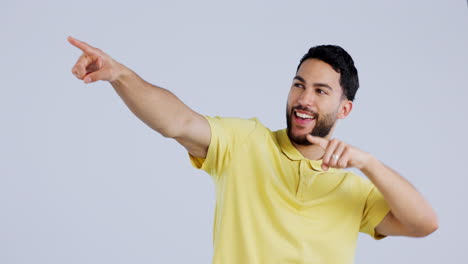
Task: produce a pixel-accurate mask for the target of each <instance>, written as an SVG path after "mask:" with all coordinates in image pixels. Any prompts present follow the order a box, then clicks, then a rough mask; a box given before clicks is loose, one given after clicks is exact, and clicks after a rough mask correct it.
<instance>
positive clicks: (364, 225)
mask: <svg viewBox="0 0 468 264" xmlns="http://www.w3.org/2000/svg"><path fill="white" fill-rule="evenodd" d="M367 182H368V183H367V184H368V185H369V186H368V188H367V190H369V191H368V194H367V197H366V199H365V205H364V210H363V214H362V218H361V226H360V229H359V231H360V232H363V233H366V234H369V235H370V236H372V237H373V238H374V239H376V240H379V239H382V238H384V237H386V236H385V235H382V234H379V233H377V232H375V228H376V227H377V226H378V225H379V223H380V222H381V221H382V220H383V219H384V217H385V216H386V215H387V214H388V213H389V212H390V207H389V206H388V204H387V202H386V201H385V199H384V197H383V195H382V194H381V193H380V191H379V190H378V189H377V188H376V187H375V186H374V185H373V184H372V183H371V182H370V181H367Z"/></svg>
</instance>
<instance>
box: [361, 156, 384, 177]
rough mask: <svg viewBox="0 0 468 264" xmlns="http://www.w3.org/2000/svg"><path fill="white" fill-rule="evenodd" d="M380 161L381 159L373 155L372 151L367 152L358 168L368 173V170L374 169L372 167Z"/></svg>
mask: <svg viewBox="0 0 468 264" xmlns="http://www.w3.org/2000/svg"><path fill="white" fill-rule="evenodd" d="M378 162H379V161H378V160H377V159H376V158H375V157H374V156H372V155H371V154H370V153H366V154H365V158H364V159H363V162H362V164H361V165H360V166H359V167H358V169H359V170H361V171H362V172H363V173H364V174H366V172H368V171H370V170H372V168H373V167H375V165H376V164H377V163H378Z"/></svg>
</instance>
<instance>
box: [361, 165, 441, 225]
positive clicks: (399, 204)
mask: <svg viewBox="0 0 468 264" xmlns="http://www.w3.org/2000/svg"><path fill="white" fill-rule="evenodd" d="M361 171H362V172H363V173H364V174H365V175H366V176H367V177H368V178H369V179H370V180H371V181H372V183H373V184H374V185H375V186H376V187H377V189H379V191H380V192H381V193H382V195H383V197H384V198H385V201H386V202H387V203H388V205H389V206H390V208H391V211H392V213H393V215H394V216H395V217H396V218H397V219H398V220H399V221H400V222H401V223H402V224H403V225H405V226H406V227H407V228H409V229H410V230H413V231H414V232H416V233H430V232H432V231H433V230H434V229H436V228H437V225H438V223H437V216H436V213H435V212H434V210H433V209H432V207H431V206H430V205H429V203H428V202H427V201H426V200H425V199H424V197H423V196H422V195H421V194H420V193H419V192H418V191H417V190H416V189H415V188H414V187H413V186H412V185H411V184H410V183H409V182H408V181H407V180H406V179H404V178H403V177H402V176H400V175H399V174H398V173H396V172H395V171H393V170H392V169H390V168H389V167H387V166H385V165H384V164H383V163H381V162H380V161H379V160H377V159H376V158H374V157H372V156H370V157H369V162H368V163H367V165H366V166H365V167H364V168H362V169H361Z"/></svg>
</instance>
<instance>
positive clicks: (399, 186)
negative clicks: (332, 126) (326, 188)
mask: <svg viewBox="0 0 468 264" xmlns="http://www.w3.org/2000/svg"><path fill="white" fill-rule="evenodd" d="M307 138H308V140H309V141H310V142H311V143H313V144H317V145H318V146H320V147H321V148H322V149H323V150H324V154H323V165H322V166H323V168H324V169H328V168H329V167H333V168H350V167H355V168H358V169H359V170H361V171H362V172H363V173H364V174H365V175H366V176H367V177H368V178H369V180H370V181H371V182H372V183H373V184H374V185H375V186H376V187H377V189H378V190H379V191H380V192H381V193H382V195H383V197H384V199H385V201H386V202H387V204H388V205H389V207H390V208H391V211H390V213H389V214H387V216H386V217H385V218H384V219H383V220H382V221H381V222H380V224H379V225H378V226H377V227H376V228H375V230H376V231H377V232H378V233H380V234H382V235H394V236H411V237H424V236H427V235H429V234H431V233H433V232H434V231H435V230H437V229H438V220H437V215H436V213H435V212H434V210H433V209H432V207H431V206H430V204H429V203H428V202H427V201H426V200H425V199H424V197H423V196H422V195H421V194H420V193H419V192H418V191H417V190H416V189H415V188H414V187H413V186H412V185H411V184H410V183H409V182H408V181H407V180H406V179H405V178H403V177H402V176H401V175H399V174H398V173H396V172H395V171H393V170H392V169H390V168H389V167H387V166H385V165H384V164H383V163H382V162H380V161H379V160H378V159H376V158H375V157H374V156H372V155H371V154H369V153H367V152H364V151H362V150H360V149H358V148H356V147H353V146H351V145H348V144H346V143H344V142H342V141H340V140H337V139H333V140H329V139H325V138H320V137H314V136H310V135H308V136H307ZM335 155H336V156H335ZM334 156H335V157H334Z"/></svg>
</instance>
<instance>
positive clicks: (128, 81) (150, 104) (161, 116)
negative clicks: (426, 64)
mask: <svg viewBox="0 0 468 264" xmlns="http://www.w3.org/2000/svg"><path fill="white" fill-rule="evenodd" d="M118 76H119V77H118V78H117V79H116V80H115V81H112V82H110V83H111V85H112V86H113V87H114V89H115V91H116V92H117V93H118V95H119V96H120V97H121V98H122V100H123V101H124V102H125V104H126V105H127V106H128V108H130V110H131V111H132V112H133V113H134V114H135V115H136V116H137V117H138V118H140V119H141V120H142V121H143V122H144V123H145V124H147V125H148V126H149V127H151V128H152V129H154V130H156V131H157V132H159V133H160V134H161V135H163V136H165V137H176V136H177V135H178V133H179V131H180V130H181V129H183V125H184V124H185V123H186V122H187V119H188V118H190V116H191V115H192V114H194V113H193V111H192V110H191V109H190V108H189V107H187V106H186V105H185V104H184V103H183V102H182V101H181V100H179V99H178V98H177V97H176V96H175V95H174V94H173V93H171V92H170V91H168V90H166V89H163V88H161V87H157V86H154V85H152V84H150V83H148V82H146V81H144V80H143V79H142V78H140V76H138V75H137V74H136V73H135V72H133V71H132V70H130V69H129V68H127V67H125V66H124V65H122V64H120V65H119V74H118Z"/></svg>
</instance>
